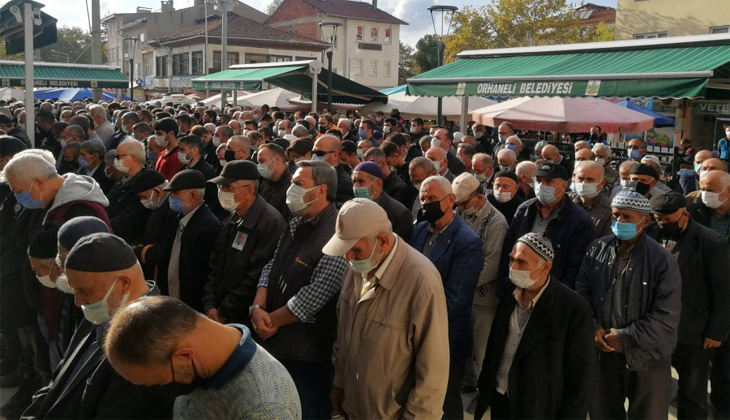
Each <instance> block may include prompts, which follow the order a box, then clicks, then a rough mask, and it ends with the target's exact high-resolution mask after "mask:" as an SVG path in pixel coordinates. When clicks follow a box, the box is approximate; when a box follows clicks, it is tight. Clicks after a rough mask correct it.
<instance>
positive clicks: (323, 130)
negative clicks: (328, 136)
mask: <svg viewBox="0 0 730 420" xmlns="http://www.w3.org/2000/svg"><path fill="white" fill-rule="evenodd" d="M319 132H320V133H322V134H324V133H326V132H327V126H326V125H320V126H319Z"/></svg>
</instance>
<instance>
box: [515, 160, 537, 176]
mask: <svg viewBox="0 0 730 420" xmlns="http://www.w3.org/2000/svg"><path fill="white" fill-rule="evenodd" d="M528 168H529V169H532V173H533V174H534V173H535V170H537V165H536V164H535V162H530V161H529V160H526V161H523V162H520V163H518V164H517V167H516V168H515V173H516V174H517V176H522V175H527V172H528Z"/></svg>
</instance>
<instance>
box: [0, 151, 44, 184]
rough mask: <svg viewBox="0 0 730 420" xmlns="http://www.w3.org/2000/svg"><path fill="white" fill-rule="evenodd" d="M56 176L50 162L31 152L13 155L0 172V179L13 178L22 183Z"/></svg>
mask: <svg viewBox="0 0 730 420" xmlns="http://www.w3.org/2000/svg"><path fill="white" fill-rule="evenodd" d="M56 177H58V172H56V167H55V166H53V165H51V163H50V162H48V161H47V160H45V159H44V158H42V157H41V156H38V155H37V154H31V153H18V154H17V155H15V156H13V157H12V158H11V159H10V161H9V162H8V164H7V165H5V169H4V170H3V171H2V173H0V181H4V182H8V180H9V179H10V178H14V179H15V180H17V181H18V182H21V183H23V184H30V183H32V182H33V180H34V179H36V178H42V179H53V178H56Z"/></svg>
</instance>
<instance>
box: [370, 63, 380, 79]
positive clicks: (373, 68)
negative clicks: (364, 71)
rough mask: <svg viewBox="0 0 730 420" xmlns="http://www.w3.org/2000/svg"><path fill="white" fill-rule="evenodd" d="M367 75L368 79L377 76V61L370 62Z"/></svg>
mask: <svg viewBox="0 0 730 420" xmlns="http://www.w3.org/2000/svg"><path fill="white" fill-rule="evenodd" d="M368 74H369V75H370V77H375V76H377V75H378V60H370V72H369V73H368Z"/></svg>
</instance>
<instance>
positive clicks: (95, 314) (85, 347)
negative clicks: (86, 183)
mask: <svg viewBox="0 0 730 420" xmlns="http://www.w3.org/2000/svg"><path fill="white" fill-rule="evenodd" d="M99 255H104V256H105V258H99ZM65 270H66V275H67V276H68V281H69V285H70V286H71V287H72V288H73V289H74V290H75V298H76V304H77V305H79V306H81V309H82V310H83V313H84V318H85V320H84V321H82V323H81V325H79V328H78V329H77V330H76V333H75V334H74V337H73V338H72V340H71V344H70V346H69V348H68V351H67V352H66V355H65V357H64V360H63V363H62V364H61V365H60V366H59V368H58V369H56V371H55V372H54V376H53V379H52V381H51V383H50V385H48V386H47V387H45V388H42V389H41V390H39V391H38V392H37V393H36V395H35V396H34V398H33V403H32V404H31V405H30V407H28V408H27V409H26V410H25V412H24V413H23V417H24V418H35V419H72V418H150V419H162V418H170V417H171V416H172V402H173V400H172V399H171V398H169V397H162V396H159V395H157V394H154V393H152V392H150V391H148V390H147V389H146V388H144V387H140V386H135V385H132V384H131V383H129V382H127V381H125V380H124V379H122V377H121V376H119V375H118V374H117V373H115V372H114V371H113V370H112V368H111V366H110V365H109V362H108V361H107V360H106V358H105V357H104V354H103V352H102V349H101V345H102V343H103V340H104V335H105V332H106V325H107V324H108V322H109V320H111V318H112V316H113V315H114V313H115V312H117V311H118V310H119V309H120V308H122V307H124V306H126V305H127V304H129V303H131V302H133V301H134V300H136V299H138V298H140V297H142V296H147V295H157V294H159V289H157V288H156V287H155V286H154V284H151V283H147V282H146V281H145V279H144V275H143V274H142V269H141V267H140V266H139V264H138V262H137V258H136V257H135V255H134V252H133V251H132V249H131V248H130V247H129V245H127V244H126V243H125V242H124V240H122V239H121V238H119V237H118V236H114V235H111V234H109V233H95V234H92V235H89V236H86V237H84V238H82V239H80V240H79V241H78V242H77V243H76V245H74V247H73V248H72V249H71V251H70V252H69V254H68V256H67V258H66V261H65Z"/></svg>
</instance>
